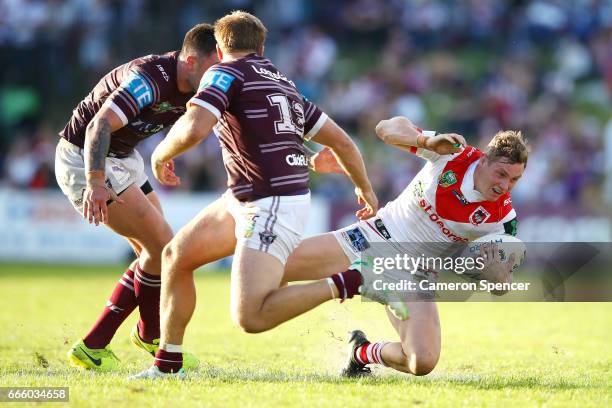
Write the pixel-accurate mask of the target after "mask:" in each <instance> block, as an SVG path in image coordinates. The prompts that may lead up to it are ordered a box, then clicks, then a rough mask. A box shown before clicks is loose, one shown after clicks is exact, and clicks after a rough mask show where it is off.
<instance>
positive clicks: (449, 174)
mask: <svg viewBox="0 0 612 408" xmlns="http://www.w3.org/2000/svg"><path fill="white" fill-rule="evenodd" d="M456 182H457V176H456V175H455V172H454V171H452V170H448V171H445V172H444V173H442V174H440V177H438V185H439V186H440V187H444V188H446V187H450V186H452V185H453V184H455V183H456Z"/></svg>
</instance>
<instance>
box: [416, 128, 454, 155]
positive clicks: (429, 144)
mask: <svg viewBox="0 0 612 408" xmlns="http://www.w3.org/2000/svg"><path fill="white" fill-rule="evenodd" d="M417 140H419V139H417ZM423 140H424V141H423V142H422V144H423V146H419V147H424V148H425V149H427V150H431V151H432V152H436V153H438V154H453V153H459V152H460V151H461V150H462V149H463V147H464V146H465V145H466V142H465V139H464V138H463V136H461V135H458V134H456V133H442V134H439V135H436V136H432V137H423Z"/></svg>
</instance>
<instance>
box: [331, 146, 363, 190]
mask: <svg viewBox="0 0 612 408" xmlns="http://www.w3.org/2000/svg"><path fill="white" fill-rule="evenodd" d="M330 148H331V149H332V152H333V153H334V155H335V156H336V158H337V160H338V163H339V164H340V166H341V167H342V168H343V169H344V170H345V173H346V175H347V176H348V177H349V179H351V181H352V182H353V184H354V185H355V187H358V188H360V189H361V190H363V191H370V190H372V185H371V184H370V180H369V179H368V175H367V172H366V168H365V163H364V162H363V157H362V156H361V153H360V152H359V149H358V148H357V146H356V145H355V143H354V142H353V141H352V140H351V139H350V138H349V137H348V135H347V136H346V138H345V139H344V140H343V141H341V142H338V143H336V144H334V145H333V146H330Z"/></svg>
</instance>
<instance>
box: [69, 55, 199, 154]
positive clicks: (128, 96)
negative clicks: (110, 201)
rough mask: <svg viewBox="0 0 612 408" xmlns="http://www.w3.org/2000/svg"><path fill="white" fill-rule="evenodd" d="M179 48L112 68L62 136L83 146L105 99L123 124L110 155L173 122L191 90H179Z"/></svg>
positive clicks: (128, 149) (113, 139) (128, 148)
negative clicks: (182, 91) (177, 69)
mask: <svg viewBox="0 0 612 408" xmlns="http://www.w3.org/2000/svg"><path fill="white" fill-rule="evenodd" d="M178 54H179V53H178V51H176V52H171V53H168V54H164V55H148V56H146V57H142V58H137V59H135V60H133V61H130V62H128V63H127V64H124V65H121V66H119V67H117V68H115V69H113V70H112V71H111V72H109V73H108V74H106V75H105V76H104V77H103V78H102V79H101V80H100V82H98V84H97V85H96V86H95V87H94V89H93V90H92V91H91V92H90V93H89V95H87V97H86V98H85V99H83V100H82V101H81V102H80V103H79V104H78V106H77V107H76V108H75V109H74V111H73V113H72V117H71V118H70V121H69V122H68V124H67V125H66V127H65V128H64V130H62V131H61V132H60V136H61V137H63V138H64V139H66V140H68V141H69V142H70V143H72V144H75V145H77V146H79V147H81V148H82V147H83V146H84V143H85V130H86V129H87V125H88V124H89V122H90V121H91V120H92V118H93V117H94V115H95V114H96V113H97V112H98V111H99V110H100V108H101V107H102V105H106V106H109V107H110V108H111V109H112V110H113V111H114V112H115V113H116V114H117V116H119V117H120V118H121V121H122V122H123V125H124V127H122V128H121V129H119V130H117V131H116V132H113V134H112V137H111V143H110V149H109V156H112V157H125V156H127V155H129V154H130V152H131V151H132V150H133V149H134V146H136V145H137V144H138V142H140V141H141V140H142V139H145V138H147V137H149V136H151V135H153V134H155V133H157V132H159V131H160V130H162V129H164V128H165V127H166V126H171V125H173V124H174V122H176V120H177V119H178V118H179V117H180V116H181V115H182V114H183V113H185V104H186V103H187V102H188V101H189V99H190V98H191V97H192V96H193V93H181V92H180V91H179V90H178V87H177V77H176V75H177V74H176V72H177V71H176V63H177V57H178Z"/></svg>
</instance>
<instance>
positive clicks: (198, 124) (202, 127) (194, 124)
mask: <svg viewBox="0 0 612 408" xmlns="http://www.w3.org/2000/svg"><path fill="white" fill-rule="evenodd" d="M216 123H217V118H216V117H215V116H214V115H213V114H212V113H210V112H209V111H208V110H206V109H204V108H200V107H199V106H193V105H191V106H189V107H188V108H187V112H185V114H184V115H183V116H181V117H180V118H179V120H177V121H176V123H175V124H174V126H172V129H170V131H169V132H168V135H167V136H166V138H165V139H164V140H163V141H162V142H161V143H160V144H159V145H157V147H156V148H155V151H154V152H153V159H154V161H157V162H167V161H169V160H172V159H174V158H175V157H176V156H179V155H180V154H182V153H184V152H186V151H187V150H189V149H191V148H192V147H193V146H195V145H197V144H198V143H200V142H201V141H202V140H204V139H206V137H207V136H208V134H209V133H210V132H211V130H212V128H213V127H214V126H215V124H216Z"/></svg>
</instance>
